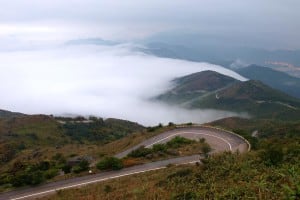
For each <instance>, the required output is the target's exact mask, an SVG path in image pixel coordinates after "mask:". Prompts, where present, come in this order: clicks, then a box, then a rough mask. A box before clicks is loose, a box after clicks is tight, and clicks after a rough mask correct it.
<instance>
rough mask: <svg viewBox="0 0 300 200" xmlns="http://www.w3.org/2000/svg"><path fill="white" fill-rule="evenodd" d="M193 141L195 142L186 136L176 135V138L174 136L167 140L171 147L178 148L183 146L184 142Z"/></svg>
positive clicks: (189, 142)
mask: <svg viewBox="0 0 300 200" xmlns="http://www.w3.org/2000/svg"><path fill="white" fill-rule="evenodd" d="M192 142H193V140H189V139H187V138H184V137H180V136H176V137H175V138H173V139H172V140H170V141H169V142H167V144H166V145H167V146H168V147H171V148H178V147H180V146H182V145H183V144H191V143H192Z"/></svg>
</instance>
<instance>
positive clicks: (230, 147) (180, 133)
mask: <svg viewBox="0 0 300 200" xmlns="http://www.w3.org/2000/svg"><path fill="white" fill-rule="evenodd" d="M185 133H190V134H196V135H206V136H210V137H214V138H218V139H220V140H222V141H223V142H225V143H226V144H228V146H229V149H230V151H232V146H231V144H230V142H228V141H227V140H225V139H224V138H222V137H219V136H215V135H211V134H207V133H198V132H179V133H174V134H172V135H169V136H167V137H165V138H163V139H160V140H158V141H156V142H153V143H152V144H149V145H147V146H146V148H149V147H151V146H152V145H154V144H157V143H159V142H161V141H164V140H166V139H168V138H170V137H174V136H176V135H182V134H185Z"/></svg>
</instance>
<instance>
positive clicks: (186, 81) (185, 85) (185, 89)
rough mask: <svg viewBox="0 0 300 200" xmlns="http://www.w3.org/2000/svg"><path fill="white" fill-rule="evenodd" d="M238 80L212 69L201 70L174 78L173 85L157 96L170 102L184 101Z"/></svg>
mask: <svg viewBox="0 0 300 200" xmlns="http://www.w3.org/2000/svg"><path fill="white" fill-rule="evenodd" d="M235 82H238V80H236V79H234V78H231V77H228V76H225V75H223V74H219V73H217V72H214V71H203V72H198V73H194V74H191V75H188V76H184V77H180V78H177V79H174V80H173V81H172V83H173V84H174V87H173V88H172V89H171V90H170V91H168V92H166V93H165V94H162V95H160V96H158V97H157V98H158V99H159V100H164V101H167V102H172V103H184V102H185V101H188V100H191V99H193V98H195V97H199V96H202V95H207V94H208V93H210V92H214V91H216V90H219V89H222V88H225V87H227V86H229V85H231V84H233V83H235Z"/></svg>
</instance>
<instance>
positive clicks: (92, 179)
mask: <svg viewBox="0 0 300 200" xmlns="http://www.w3.org/2000/svg"><path fill="white" fill-rule="evenodd" d="M179 135H180V136H182V137H186V138H189V139H199V138H205V140H206V142H207V143H209V144H210V145H211V147H212V148H213V150H214V152H221V151H233V152H234V151H237V150H238V151H240V152H246V151H247V150H248V143H247V141H246V140H245V139H243V138H241V137H239V136H237V135H235V134H232V133H230V132H227V131H223V130H219V129H215V128H209V127H188V128H177V129H174V130H171V131H167V132H165V133H162V134H160V135H158V136H155V137H153V138H150V139H147V140H145V141H144V142H142V143H140V144H139V145H137V146H134V147H132V148H130V149H127V150H126V151H124V152H121V153H119V154H117V155H116V157H119V158H122V157H125V156H126V155H127V154H128V153H129V152H131V151H132V150H134V149H136V148H138V147H140V146H145V147H151V146H152V145H154V144H157V143H164V142H167V141H169V140H171V139H172V138H173V137H176V136H179ZM199 159H200V156H199V155H192V156H185V157H179V158H173V159H168V160H163V161H157V162H151V163H147V164H142V165H137V166H133V167H128V168H124V169H122V170H119V171H110V172H102V173H99V174H93V175H87V176H83V177H77V178H72V179H67V180H63V181H57V182H53V183H48V184H43V185H40V186H37V187H28V188H25V189H18V190H14V191H11V192H6V193H2V194H0V200H8V199H11V200H19V199H34V198H37V197H41V196H45V195H49V194H51V193H54V192H56V191H58V190H63V189H69V188H75V187H81V186H84V185H88V184H92V183H96V182H101V181H105V180H109V179H115V178H120V177H124V176H129V175H133V174H138V173H143V172H147V171H153V170H158V169H162V168H165V167H166V166H167V165H168V164H175V165H179V164H188V163H195V162H199Z"/></svg>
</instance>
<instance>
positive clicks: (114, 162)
mask: <svg viewBox="0 0 300 200" xmlns="http://www.w3.org/2000/svg"><path fill="white" fill-rule="evenodd" d="M96 166H97V168H98V169H100V170H119V169H122V168H123V163H122V161H121V160H120V159H119V158H115V157H107V158H104V159H103V160H101V161H100V162H98V163H97V165H96Z"/></svg>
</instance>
